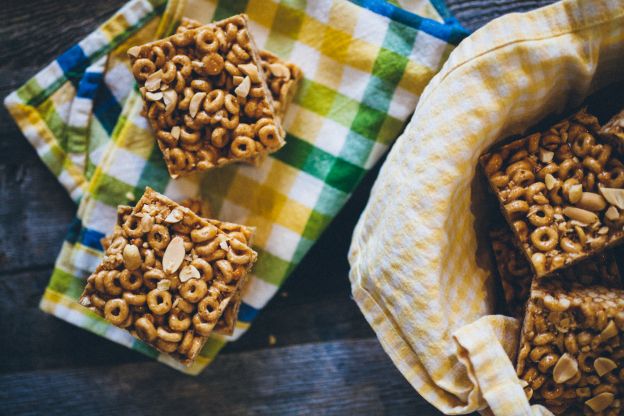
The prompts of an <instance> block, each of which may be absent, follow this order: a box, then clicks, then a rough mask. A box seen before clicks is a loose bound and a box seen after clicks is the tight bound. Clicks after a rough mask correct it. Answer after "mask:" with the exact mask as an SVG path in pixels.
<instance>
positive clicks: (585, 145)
mask: <svg viewBox="0 0 624 416" xmlns="http://www.w3.org/2000/svg"><path fill="white" fill-rule="evenodd" d="M595 144H596V140H595V139H594V136H592V135H591V134H590V133H581V134H580V135H579V136H578V137H577V138H576V140H574V143H572V151H573V152H574V154H575V155H576V156H578V157H580V158H583V157H585V156H587V155H588V154H590V152H591V151H592V148H593V147H594V145H595Z"/></svg>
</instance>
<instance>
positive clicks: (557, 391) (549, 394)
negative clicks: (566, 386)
mask: <svg viewBox="0 0 624 416" xmlns="http://www.w3.org/2000/svg"><path fill="white" fill-rule="evenodd" d="M540 393H541V394H542V396H543V397H544V399H546V400H555V399H558V398H559V397H561V395H562V394H563V386H561V384H557V383H555V381H554V380H548V381H546V383H545V384H544V385H543V386H542V388H541V389H540Z"/></svg>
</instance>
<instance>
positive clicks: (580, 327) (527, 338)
mask: <svg viewBox="0 0 624 416" xmlns="http://www.w3.org/2000/svg"><path fill="white" fill-rule="evenodd" d="M622 330H624V291H623V290H620V289H612V288H606V287H603V286H583V285H580V284H577V283H569V282H565V281H561V280H557V279H552V280H551V279H548V280H539V281H536V282H534V284H533V287H532V289H531V298H530V300H529V302H528V304H527V310H526V315H525V319H524V325H523V328H522V337H521V340H520V350H519V353H518V364H517V368H516V370H517V373H518V376H519V377H520V378H521V379H522V380H524V381H525V382H526V386H525V392H526V393H527V395H528V397H529V398H530V399H531V400H532V401H534V402H536V403H540V404H544V405H546V406H547V407H548V408H549V409H550V410H551V411H552V412H554V413H556V414H566V415H569V414H586V415H587V414H591V415H593V414H596V415H619V414H622V398H623V397H622V394H623V393H624V368H623V367H622V362H623V361H622V360H623V358H624V345H622V335H621V334H620V331H622Z"/></svg>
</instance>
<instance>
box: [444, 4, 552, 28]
mask: <svg viewBox="0 0 624 416" xmlns="http://www.w3.org/2000/svg"><path fill="white" fill-rule="evenodd" d="M554 2H555V0H446V5H447V6H448V8H449V10H450V11H451V12H452V13H453V15H454V16H455V17H457V19H458V20H459V21H460V22H461V24H462V25H463V26H464V27H465V28H466V29H470V30H476V29H478V28H480V27H481V26H483V25H484V24H486V23H487V22H489V21H490V20H492V19H495V18H497V17H499V16H502V15H504V14H507V13H514V12H526V11H529V10H533V9H536V8H538V7H542V6H546V5H548V4H551V3H554Z"/></svg>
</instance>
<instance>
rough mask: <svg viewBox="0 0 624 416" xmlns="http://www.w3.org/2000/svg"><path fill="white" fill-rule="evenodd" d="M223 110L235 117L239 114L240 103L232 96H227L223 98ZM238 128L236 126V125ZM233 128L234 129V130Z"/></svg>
mask: <svg viewBox="0 0 624 416" xmlns="http://www.w3.org/2000/svg"><path fill="white" fill-rule="evenodd" d="M224 102H225V109H226V110H227V111H228V113H230V114H234V115H237V114H238V113H239V112H240V103H239V102H238V98H236V96H234V95H232V94H227V95H226V96H225V101H224ZM236 127H238V124H237V125H236ZM236 127H235V128H236Z"/></svg>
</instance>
